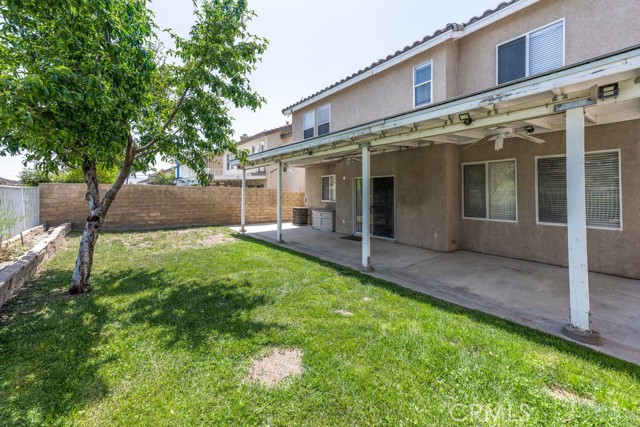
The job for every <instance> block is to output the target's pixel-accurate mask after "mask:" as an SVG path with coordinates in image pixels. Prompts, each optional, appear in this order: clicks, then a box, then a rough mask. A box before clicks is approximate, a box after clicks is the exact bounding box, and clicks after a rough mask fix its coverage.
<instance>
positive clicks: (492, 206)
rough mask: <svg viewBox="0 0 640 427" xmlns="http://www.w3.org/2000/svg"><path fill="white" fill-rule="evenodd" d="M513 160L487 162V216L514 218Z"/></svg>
mask: <svg viewBox="0 0 640 427" xmlns="http://www.w3.org/2000/svg"><path fill="white" fill-rule="evenodd" d="M515 166H516V165H515V162H513V161H508V162H496V163H489V218H490V219H501V220H506V221H515V220H516V167H515Z"/></svg>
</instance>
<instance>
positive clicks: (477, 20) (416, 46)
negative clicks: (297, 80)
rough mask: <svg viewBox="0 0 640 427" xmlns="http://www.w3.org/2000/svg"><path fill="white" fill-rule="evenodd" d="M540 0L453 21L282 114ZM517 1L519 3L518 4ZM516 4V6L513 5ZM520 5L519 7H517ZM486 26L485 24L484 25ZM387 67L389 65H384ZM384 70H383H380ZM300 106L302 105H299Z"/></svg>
mask: <svg viewBox="0 0 640 427" xmlns="http://www.w3.org/2000/svg"><path fill="white" fill-rule="evenodd" d="M537 1H538V0H510V1H507V2H502V3H500V4H499V5H498V6H496V7H495V8H494V9H488V10H486V11H485V12H484V13H483V14H482V15H480V16H474V17H473V18H471V19H470V20H469V21H467V22H465V23H463V24H456V23H451V24H447V25H446V26H445V27H444V28H441V29H439V30H437V31H436V32H434V33H433V34H431V35H428V36H426V37H424V38H423V39H422V40H416V41H415V42H414V43H413V44H411V45H409V46H405V47H404V49H402V50H398V51H396V52H395V53H394V54H392V55H389V56H387V57H386V58H384V59H379V60H378V61H376V62H374V63H373V64H371V65H369V66H368V67H366V68H363V69H361V70H358V71H357V72H355V73H353V74H352V75H350V76H348V77H345V78H343V79H342V80H340V81H337V82H335V83H333V84H332V85H330V86H327V87H325V88H324V89H322V90H320V91H318V92H316V93H314V94H313V95H309V96H307V97H306V98H303V99H301V100H299V101H298V102H296V103H294V104H291V105H290V106H288V107H286V108H284V109H282V114H286V115H289V114H291V113H292V112H293V111H294V110H297V109H298V108H295V107H298V106H300V104H303V103H306V102H307V101H311V100H312V99H314V98H316V97H318V96H319V95H322V94H325V93H327V92H329V91H331V90H332V89H336V90H340V89H341V88H340V86H343V85H345V86H346V84H347V83H351V82H353V83H355V82H356V80H357V81H359V80H361V78H360V79H357V78H358V77H363V78H366V77H368V75H372V74H373V73H375V71H376V69H379V68H383V67H384V66H385V65H389V66H391V65H395V64H392V62H394V61H393V60H394V59H400V57H402V56H406V55H409V56H413V55H414V54H418V53H420V52H422V51H423V50H425V49H420V48H421V47H425V45H427V46H426V47H427V48H428V47H431V46H429V45H430V44H431V43H429V42H434V41H435V42H436V43H434V44H439V43H441V42H443V41H445V40H448V38H443V39H442V40H438V38H439V37H440V36H442V35H444V34H446V33H460V36H463V35H466V34H468V33H469V32H471V31H467V30H470V29H473V31H475V30H477V29H479V28H475V27H476V26H479V25H480V24H482V23H484V24H485V25H488V24H490V23H492V22H494V20H492V19H490V18H497V19H499V18H502V16H497V15H498V12H501V11H505V12H506V9H507V8H510V9H512V10H510V13H513V12H517V11H518V10H521V9H523V8H524V7H527V6H529V5H531V4H533V3H536V2H537ZM516 3H517V5H516ZM512 6H514V7H512ZM515 6H518V7H515ZM482 26H484V25H482ZM404 59H405V58H402V60H404ZM384 68H385V69H386V68H387V67H384ZM380 71H382V70H380ZM299 108H300V107H299Z"/></svg>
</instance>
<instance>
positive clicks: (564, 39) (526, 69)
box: [414, 18, 567, 96]
mask: <svg viewBox="0 0 640 427" xmlns="http://www.w3.org/2000/svg"><path fill="white" fill-rule="evenodd" d="M558 22H562V66H563V67H564V66H565V65H566V63H567V58H566V57H567V55H566V53H567V49H566V44H567V26H566V22H565V18H560V19H558V20H557V21H553V22H550V23H548V24H545V25H543V26H541V27H538V28H535V29H533V30H531V31H528V32H526V33H523V34H520V35H518V36H516V37H512V38H510V39H509V40H505V41H503V42H502V43H500V44H497V45H496V85H499V84H501V83H499V82H498V70H499V68H498V64H499V58H498V52H499V48H500V46H502V45H505V44H507V43H510V42H512V41H514V40H517V39H520V38H522V37H525V44H526V48H525V58H524V60H525V64H524V73H525V74H524V76H523V77H522V78H526V77H529V37H530V36H531V33H535V32H536V31H540V30H543V29H545V28H546V27H550V26H552V25H554V24H557V23H558ZM431 79H432V80H433V75H432V76H431ZM516 80H517V79H516ZM513 81H515V80H511V81H509V82H504V83H502V84H508V83H511V82H513ZM414 96H415V95H414Z"/></svg>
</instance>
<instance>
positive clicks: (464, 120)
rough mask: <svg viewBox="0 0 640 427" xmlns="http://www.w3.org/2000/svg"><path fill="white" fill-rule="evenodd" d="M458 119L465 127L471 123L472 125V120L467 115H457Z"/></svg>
mask: <svg viewBox="0 0 640 427" xmlns="http://www.w3.org/2000/svg"><path fill="white" fill-rule="evenodd" d="M458 118H459V119H460V121H461V122H462V123H464V124H465V125H467V126H469V125H470V124H471V123H473V119H471V116H470V115H469V113H462V114H459V115H458Z"/></svg>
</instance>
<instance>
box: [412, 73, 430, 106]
mask: <svg viewBox="0 0 640 427" xmlns="http://www.w3.org/2000/svg"><path fill="white" fill-rule="evenodd" d="M414 85H415V87H414V96H415V106H416V107H417V106H418V105H422V104H429V103H430V102H431V64H426V65H423V66H420V67H416V68H415V69H414Z"/></svg>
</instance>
